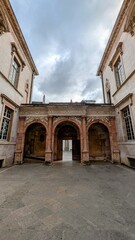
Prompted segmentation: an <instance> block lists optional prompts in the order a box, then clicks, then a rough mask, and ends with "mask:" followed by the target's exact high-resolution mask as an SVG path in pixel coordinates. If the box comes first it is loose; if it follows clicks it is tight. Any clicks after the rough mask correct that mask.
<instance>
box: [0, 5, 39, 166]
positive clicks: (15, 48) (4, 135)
mask: <svg viewBox="0 0 135 240" xmlns="http://www.w3.org/2000/svg"><path fill="white" fill-rule="evenodd" d="M37 74H38V71H37V69H36V66H35V64H34V62H33V59H32V57H31V54H30V52H29V49H28V46H27V44H26V42H25V40H24V37H23V35H22V32H21V30H20V27H19V25H18V22H17V20H16V17H15V15H14V12H13V10H12V7H11V5H10V3H9V1H8V0H1V1H0V166H8V165H11V164H13V159H14V152H15V144H16V134H17V124H18V112H19V106H20V104H21V103H29V102H30V100H31V93H32V85H33V78H34V76H35V75H37Z"/></svg>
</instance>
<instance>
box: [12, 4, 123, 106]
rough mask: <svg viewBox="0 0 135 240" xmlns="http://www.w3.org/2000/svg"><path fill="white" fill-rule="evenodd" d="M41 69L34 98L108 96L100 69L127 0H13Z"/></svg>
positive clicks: (20, 22) (93, 98)
mask: <svg viewBox="0 0 135 240" xmlns="http://www.w3.org/2000/svg"><path fill="white" fill-rule="evenodd" d="M10 2H11V5H12V7H13V9H14V12H15V15H16V17H17V19H18V22H19V24H20V27H21V29H22V32H23V34H24V37H25V39H26V42H27V44H28V46H29V48H30V51H31V54H32V56H33V58H34V61H35V63H36V66H37V68H38V70H39V73H40V75H39V76H38V77H36V79H35V82H34V91H33V101H42V99H43V95H44V94H45V96H46V101H47V102H54V101H57V102H59V101H62V102H69V101H70V100H71V99H72V101H81V100H82V99H89V100H96V101H97V102H102V101H103V100H102V91H101V80H100V78H99V77H96V71H97V68H98V65H99V62H100V60H101V57H102V54H103V51H104V48H105V46H106V43H107V40H108V37H109V35H110V32H111V30H112V27H113V25H114V22H115V20H116V17H117V15H118V12H119V10H120V7H121V4H122V2H123V1H122V0H113V1H112V0H38V1H33V0H25V1H24V0H10Z"/></svg>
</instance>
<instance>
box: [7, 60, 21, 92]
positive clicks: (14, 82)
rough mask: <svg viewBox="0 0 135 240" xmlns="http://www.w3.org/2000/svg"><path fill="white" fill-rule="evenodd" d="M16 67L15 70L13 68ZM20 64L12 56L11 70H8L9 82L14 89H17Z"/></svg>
mask: <svg viewBox="0 0 135 240" xmlns="http://www.w3.org/2000/svg"><path fill="white" fill-rule="evenodd" d="M15 65H16V66H17V68H16V67H15ZM20 67H21V66H20V63H19V62H18V60H17V58H16V57H15V56H14V57H13V59H12V64H11V69H10V77H9V79H10V82H11V84H12V85H13V86H14V87H16V88H17V87H18V81H19V75H20Z"/></svg>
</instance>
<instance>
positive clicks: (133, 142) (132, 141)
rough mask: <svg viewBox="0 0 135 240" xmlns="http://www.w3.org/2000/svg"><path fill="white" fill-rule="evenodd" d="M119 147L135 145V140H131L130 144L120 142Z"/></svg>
mask: <svg viewBox="0 0 135 240" xmlns="http://www.w3.org/2000/svg"><path fill="white" fill-rule="evenodd" d="M119 145H135V140H129V141H128V142H119Z"/></svg>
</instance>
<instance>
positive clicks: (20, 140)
mask: <svg viewBox="0 0 135 240" xmlns="http://www.w3.org/2000/svg"><path fill="white" fill-rule="evenodd" d="M24 120H25V119H24V117H20V118H19V125H18V129H19V132H18V134H17V139H16V150H15V157H14V164H22V163H23V152H24V141H25V133H24Z"/></svg>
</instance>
